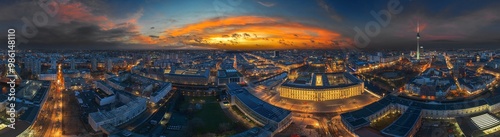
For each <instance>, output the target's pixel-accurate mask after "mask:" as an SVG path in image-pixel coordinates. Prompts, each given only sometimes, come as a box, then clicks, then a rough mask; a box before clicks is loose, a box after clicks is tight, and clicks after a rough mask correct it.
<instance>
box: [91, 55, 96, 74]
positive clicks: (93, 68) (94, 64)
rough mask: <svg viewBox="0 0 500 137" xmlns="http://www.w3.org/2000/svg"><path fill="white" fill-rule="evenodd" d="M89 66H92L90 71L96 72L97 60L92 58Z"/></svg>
mask: <svg viewBox="0 0 500 137" xmlns="http://www.w3.org/2000/svg"><path fill="white" fill-rule="evenodd" d="M91 63H92V64H91V66H92V71H96V70H97V59H96V58H92V60H91Z"/></svg>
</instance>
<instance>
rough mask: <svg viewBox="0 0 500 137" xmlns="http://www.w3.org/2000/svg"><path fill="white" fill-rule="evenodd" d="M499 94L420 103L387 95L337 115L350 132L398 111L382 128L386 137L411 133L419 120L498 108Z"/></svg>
mask: <svg viewBox="0 0 500 137" xmlns="http://www.w3.org/2000/svg"><path fill="white" fill-rule="evenodd" d="M499 103H500V96H498V95H497V96H493V97H490V98H481V99H477V100H469V101H463V102H450V103H438V102H422V101H417V100H411V99H406V98H402V97H397V96H393V95H387V96H385V97H384V98H382V99H381V100H379V101H377V102H374V103H372V104H370V105H367V106H365V107H363V108H361V109H359V110H356V111H352V112H347V113H343V114H341V115H340V116H341V121H342V123H343V125H344V126H345V127H346V129H348V130H349V131H350V132H351V133H353V134H356V131H357V130H358V129H360V128H362V127H366V126H369V125H370V124H371V123H373V122H377V121H378V120H380V119H381V118H383V117H385V116H386V115H387V114H389V113H400V114H402V115H401V116H400V117H399V118H398V120H396V121H395V122H393V123H392V124H391V125H390V126H388V127H387V128H385V129H383V130H382V133H383V134H385V135H388V136H413V135H414V134H415V132H416V131H415V130H416V129H418V127H419V126H420V119H421V118H427V119H454V118H456V117H467V116H474V115H479V114H484V113H496V112H499V111H500V104H499Z"/></svg>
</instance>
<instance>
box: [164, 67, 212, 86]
mask: <svg viewBox="0 0 500 137" xmlns="http://www.w3.org/2000/svg"><path fill="white" fill-rule="evenodd" d="M209 75H210V70H201V69H180V68H172V70H170V73H167V74H165V81H167V82H171V83H173V84H184V85H208V81H209Z"/></svg>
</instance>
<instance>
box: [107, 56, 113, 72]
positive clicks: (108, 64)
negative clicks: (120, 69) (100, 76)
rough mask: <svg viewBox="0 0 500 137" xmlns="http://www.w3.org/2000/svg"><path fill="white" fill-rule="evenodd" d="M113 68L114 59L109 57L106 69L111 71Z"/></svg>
mask: <svg viewBox="0 0 500 137" xmlns="http://www.w3.org/2000/svg"><path fill="white" fill-rule="evenodd" d="M112 70H113V60H111V59H108V60H107V61H106V71H108V72H111V71H112Z"/></svg>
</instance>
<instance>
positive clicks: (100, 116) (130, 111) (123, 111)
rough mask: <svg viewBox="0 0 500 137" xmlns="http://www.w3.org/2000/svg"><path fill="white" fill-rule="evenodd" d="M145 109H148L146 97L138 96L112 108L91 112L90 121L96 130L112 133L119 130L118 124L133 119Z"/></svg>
mask: <svg viewBox="0 0 500 137" xmlns="http://www.w3.org/2000/svg"><path fill="white" fill-rule="evenodd" d="M144 110H146V99H145V98H140V97H138V98H136V99H133V100H131V101H130V102H127V103H126V104H125V105H122V106H120V107H117V108H114V109H112V110H109V111H98V112H93V113H90V114H89V116H88V122H89V124H90V126H91V127H92V129H93V130H94V131H103V132H104V133H106V134H111V133H113V132H116V131H117V130H118V129H117V126H120V125H121V124H123V123H126V122H128V121H130V120H132V119H133V118H135V117H136V116H138V115H139V114H141V113H142V112H144Z"/></svg>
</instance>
